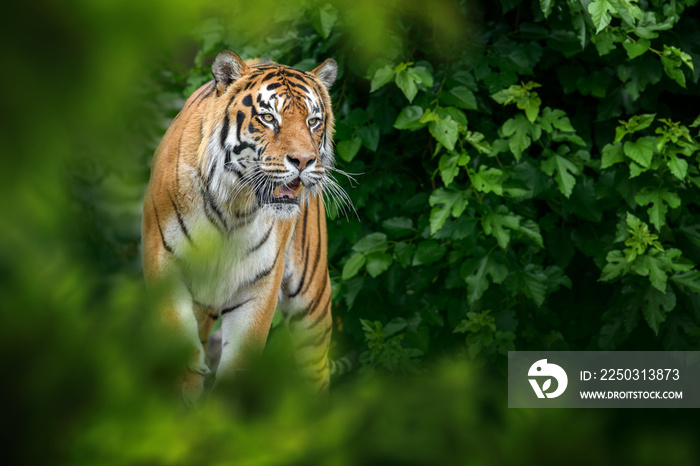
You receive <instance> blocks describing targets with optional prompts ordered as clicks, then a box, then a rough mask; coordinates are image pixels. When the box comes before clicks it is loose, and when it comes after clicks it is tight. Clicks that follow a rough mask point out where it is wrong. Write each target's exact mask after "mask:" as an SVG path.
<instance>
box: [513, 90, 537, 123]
mask: <svg viewBox="0 0 700 466" xmlns="http://www.w3.org/2000/svg"><path fill="white" fill-rule="evenodd" d="M532 94H533V95H531V96H530V98H528V99H525V100H523V101H522V102H520V103H518V104H517V105H518V108H519V109H521V110H525V116H526V117H527V119H528V120H530V123H534V122H535V120H536V119H537V115H538V114H539V113H540V105H542V99H540V98H539V96H538V95H537V93H536V92H533V93H532Z"/></svg>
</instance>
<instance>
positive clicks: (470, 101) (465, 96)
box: [440, 86, 477, 110]
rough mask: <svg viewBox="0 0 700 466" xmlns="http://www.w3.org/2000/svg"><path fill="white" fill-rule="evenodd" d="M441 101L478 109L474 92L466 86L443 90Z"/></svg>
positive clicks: (464, 107)
mask: <svg viewBox="0 0 700 466" xmlns="http://www.w3.org/2000/svg"><path fill="white" fill-rule="evenodd" d="M440 101H441V102H443V103H445V104H447V105H454V106H455V107H459V108H463V109H466V110H476V109H477V105H476V97H475V96H474V93H473V92H472V91H471V90H469V89H468V88H466V87H464V86H457V87H453V88H452V89H450V90H449V91H446V92H443V93H442V94H440Z"/></svg>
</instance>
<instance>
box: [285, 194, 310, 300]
mask: <svg viewBox="0 0 700 466" xmlns="http://www.w3.org/2000/svg"><path fill="white" fill-rule="evenodd" d="M308 206H309V205H308V204H305V205H304V227H303V228H302V230H301V260H302V261H304V270H302V272H301V278H300V279H299V285H298V286H297V289H296V291H294V292H293V293H291V294H290V295H289V297H290V298H293V297H295V296H296V295H298V294H299V293H300V292H301V287H302V286H304V279H305V278H306V267H307V266H308V265H309V258H308V257H307V256H306V254H305V251H306V248H305V242H306V223H307V222H308V221H309V216H308V210H309V207H308Z"/></svg>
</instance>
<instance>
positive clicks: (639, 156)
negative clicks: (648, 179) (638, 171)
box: [623, 136, 656, 168]
mask: <svg viewBox="0 0 700 466" xmlns="http://www.w3.org/2000/svg"><path fill="white" fill-rule="evenodd" d="M623 149H624V152H625V155H626V156H627V157H629V158H631V159H632V160H634V161H635V162H636V163H637V164H638V165H639V166H640V167H643V168H649V167H650V166H651V160H652V159H653V158H654V152H655V150H656V138H655V137H653V136H645V137H641V138H639V139H637V140H636V141H634V142H632V141H627V142H625V145H624V146H623Z"/></svg>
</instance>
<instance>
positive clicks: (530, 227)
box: [518, 219, 544, 248]
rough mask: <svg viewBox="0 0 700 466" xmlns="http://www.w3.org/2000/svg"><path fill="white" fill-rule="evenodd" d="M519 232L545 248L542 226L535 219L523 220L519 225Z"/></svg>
mask: <svg viewBox="0 0 700 466" xmlns="http://www.w3.org/2000/svg"><path fill="white" fill-rule="evenodd" d="M518 232H520V233H521V234H522V235H523V236H525V237H526V238H529V239H531V240H532V241H534V242H535V244H537V245H538V246H539V247H540V248H544V243H543V241H542V233H541V232H540V226H539V225H538V224H537V222H535V221H534V220H531V219H527V220H525V221H521V222H520V225H519V226H518Z"/></svg>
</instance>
